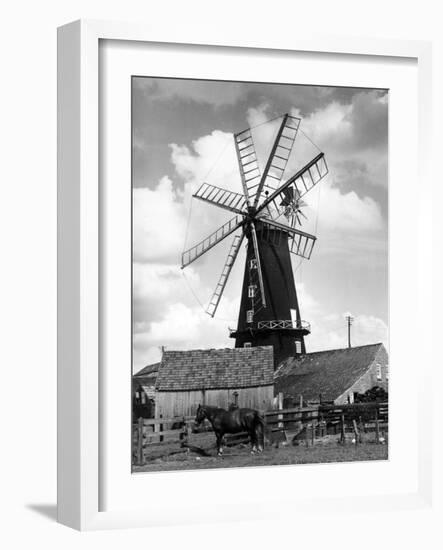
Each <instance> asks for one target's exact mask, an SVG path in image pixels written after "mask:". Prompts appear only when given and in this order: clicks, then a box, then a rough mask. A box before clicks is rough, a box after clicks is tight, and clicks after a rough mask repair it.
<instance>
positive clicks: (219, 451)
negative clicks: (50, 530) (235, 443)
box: [215, 432, 223, 456]
mask: <svg viewBox="0 0 443 550" xmlns="http://www.w3.org/2000/svg"><path fill="white" fill-rule="evenodd" d="M215 437H216V438H217V454H218V456H221V455H222V454H223V434H222V433H219V432H217V433H216V434H215Z"/></svg>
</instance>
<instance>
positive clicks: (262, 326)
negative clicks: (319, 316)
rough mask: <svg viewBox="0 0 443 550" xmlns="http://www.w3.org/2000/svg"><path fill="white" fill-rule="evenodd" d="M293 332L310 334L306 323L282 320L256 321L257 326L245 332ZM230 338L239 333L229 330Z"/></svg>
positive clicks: (308, 325) (308, 324)
mask: <svg viewBox="0 0 443 550" xmlns="http://www.w3.org/2000/svg"><path fill="white" fill-rule="evenodd" d="M274 330H276V331H281V330H284V331H288V332H289V331H293V332H297V333H302V334H303V335H307V334H310V332H311V325H310V323H308V322H307V321H302V320H299V321H293V320H292V319H289V320H282V319H274V320H270V321H258V323H257V325H256V326H255V327H254V326H253V325H251V327H250V329H248V331H247V332H250V331H253V332H269V331H274ZM229 332H230V337H231V338H235V337H236V336H238V334H239V333H240V332H241V331H238V330H235V329H231V328H230V329H229Z"/></svg>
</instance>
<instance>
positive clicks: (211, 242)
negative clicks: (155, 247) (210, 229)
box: [181, 216, 244, 269]
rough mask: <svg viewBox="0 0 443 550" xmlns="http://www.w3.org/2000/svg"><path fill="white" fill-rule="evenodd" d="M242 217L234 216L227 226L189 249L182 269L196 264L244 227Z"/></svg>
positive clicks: (224, 225)
mask: <svg viewBox="0 0 443 550" xmlns="http://www.w3.org/2000/svg"><path fill="white" fill-rule="evenodd" d="M243 223H244V221H243V217H242V216H234V217H233V218H231V219H230V220H229V221H227V222H226V223H225V224H223V225H222V226H221V227H219V228H218V229H217V231H214V233H211V234H210V235H209V236H208V237H206V238H205V239H203V240H202V241H200V242H199V243H198V244H196V245H195V246H193V247H192V248H189V249H188V250H186V251H185V252H183V254H182V266H181V267H182V269H183V268H184V267H186V266H187V265H189V264H191V263H192V262H194V261H195V260H196V259H197V258H200V256H203V254H205V253H206V252H207V251H208V250H209V249H211V248H212V247H214V246H215V245H216V244H218V243H220V242H221V241H222V240H223V239H226V237H227V236H228V235H230V234H231V233H233V232H234V231H236V230H237V229H239V228H240V227H241V226H242V225H243Z"/></svg>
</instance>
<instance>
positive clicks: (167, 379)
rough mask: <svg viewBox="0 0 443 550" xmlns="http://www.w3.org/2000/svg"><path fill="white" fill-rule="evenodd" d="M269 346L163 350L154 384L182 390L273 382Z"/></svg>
mask: <svg viewBox="0 0 443 550" xmlns="http://www.w3.org/2000/svg"><path fill="white" fill-rule="evenodd" d="M273 362H274V353H273V347H272V346H263V347H251V348H225V349H197V350H189V351H165V352H164V353H163V359H162V362H161V364H160V368H159V372H158V377H157V381H156V388H157V389H158V390H160V391H161V390H163V391H185V390H202V389H217V388H244V387H251V386H267V385H271V384H273V382H274V380H273V375H274V367H273Z"/></svg>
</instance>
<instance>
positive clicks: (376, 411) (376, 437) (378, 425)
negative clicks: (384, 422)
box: [375, 407, 380, 443]
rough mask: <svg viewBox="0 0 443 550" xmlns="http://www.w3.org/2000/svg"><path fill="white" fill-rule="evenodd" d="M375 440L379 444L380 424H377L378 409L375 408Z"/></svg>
mask: <svg viewBox="0 0 443 550" xmlns="http://www.w3.org/2000/svg"><path fill="white" fill-rule="evenodd" d="M375 440H376V442H377V443H380V424H379V422H378V408H377V407H376V408H375Z"/></svg>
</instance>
